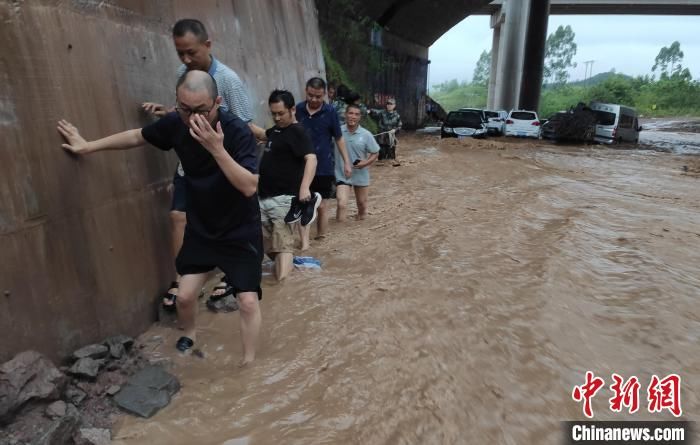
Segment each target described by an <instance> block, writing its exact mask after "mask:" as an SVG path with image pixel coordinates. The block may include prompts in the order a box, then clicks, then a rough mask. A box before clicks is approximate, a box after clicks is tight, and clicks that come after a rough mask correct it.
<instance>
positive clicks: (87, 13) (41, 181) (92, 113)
mask: <svg viewBox="0 0 700 445" xmlns="http://www.w3.org/2000/svg"><path fill="white" fill-rule="evenodd" d="M316 15H317V13H316V9H315V5H314V2H313V0H284V1H274V2H268V1H264V2H263V1H258V0H231V1H226V2H220V1H214V0H205V1H197V2H191V1H185V0H181V1H165V0H151V1H148V2H142V1H136V0H112V1H92V0H73V1H58V0H54V1H49V0H33V1H31V2H17V1H10V0H0V19H1V21H2V23H3V27H2V28H0V41H2V42H3V51H2V53H1V54H0V139H1V140H2V143H1V144H0V183H1V186H0V327H2V335H1V336H0V362H3V361H5V360H7V359H8V358H10V357H11V356H12V355H14V354H15V353H16V352H18V351H21V350H25V349H36V350H39V351H41V352H43V353H46V354H48V355H49V356H51V357H52V358H54V359H58V358H60V357H62V356H64V355H65V354H67V353H69V352H70V351H71V350H72V349H73V348H76V347H78V346H81V345H84V344H87V343H90V342H93V341H97V340H100V339H102V338H104V337H106V336H109V335H112V334H116V333H126V334H131V335H136V334H138V333H140V332H141V331H142V330H144V329H145V328H146V327H147V326H148V325H149V324H150V323H151V322H152V321H153V320H154V318H155V309H154V308H155V302H156V300H157V296H158V295H159V294H160V293H161V292H163V291H164V288H165V286H167V284H168V283H169V281H170V280H171V279H172V277H173V273H174V267H173V265H172V259H171V253H170V242H169V222H168V210H169V205H170V195H169V191H168V185H169V184H170V181H171V178H172V174H173V171H174V169H175V166H176V158H175V157H174V154H170V153H169V154H167V155H166V154H163V153H162V152H160V151H159V150H156V149H154V148H152V147H144V148H139V149H134V150H131V151H128V152H108V153H98V154H94V155H90V156H88V157H84V158H76V157H73V156H69V155H68V154H66V153H65V152H64V151H63V150H62V149H61V148H60V144H61V139H60V138H59V135H58V133H57V132H56V130H55V127H56V121H57V120H58V119H60V118H66V119H69V120H70V121H72V122H73V123H75V124H76V125H77V126H78V127H79V128H80V129H81V131H82V133H83V134H84V136H86V137H87V138H88V139H90V138H97V137H101V136H104V135H107V134H111V133H114V132H118V131H122V130H126V129H130V128H137V127H141V126H143V125H144V124H146V123H147V122H148V119H147V117H146V116H145V115H143V114H141V113H140V111H139V105H140V103H141V102H143V101H146V100H152V101H158V102H161V103H166V104H173V103H174V85H175V81H176V79H175V70H176V68H177V67H178V65H179V60H178V59H177V55H176V53H175V51H174V48H173V45H172V40H171V36H170V29H171V26H172V24H173V23H174V22H175V21H176V20H177V19H180V18H185V17H191V18H197V19H200V20H202V21H203V22H204V23H205V25H206V26H207V27H208V29H209V32H210V37H211V38H212V40H213V42H214V45H213V53H214V55H215V56H216V57H218V58H219V59H220V60H221V61H223V62H224V63H226V64H227V65H229V66H231V67H232V68H233V69H234V70H236V71H237V72H238V74H239V75H240V76H241V77H242V79H243V80H244V81H245V82H246V84H247V86H248V89H249V91H250V95H251V98H252V99H253V101H254V103H255V107H256V113H257V116H258V117H257V119H256V122H257V123H258V124H261V125H264V124H266V123H269V119H268V117H267V112H266V106H265V102H266V99H267V96H268V94H269V92H270V91H271V90H272V89H273V88H276V87H284V88H287V89H289V90H291V91H292V92H293V93H294V94H295V96H296V97H297V98H300V94H301V92H302V91H303V86H304V82H305V80H306V79H307V78H308V77H309V76H311V75H318V74H321V75H324V74H325V71H324V64H323V57H322V52H321V48H320V43H319V37H318V24H317V16H316Z"/></svg>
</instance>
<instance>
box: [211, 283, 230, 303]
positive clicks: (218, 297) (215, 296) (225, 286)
mask: <svg viewBox="0 0 700 445" xmlns="http://www.w3.org/2000/svg"><path fill="white" fill-rule="evenodd" d="M216 291H224V292H222V293H220V294H215V293H214V292H216ZM229 295H233V286H231V285H230V284H228V283H225V282H223V281H222V282H221V283H219V284H217V285H216V286H214V289H212V290H211V295H209V301H219V300H221V299H222V298H224V297H228V296H229Z"/></svg>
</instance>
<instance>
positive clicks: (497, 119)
mask: <svg viewBox="0 0 700 445" xmlns="http://www.w3.org/2000/svg"><path fill="white" fill-rule="evenodd" d="M484 114H485V115H486V120H487V121H486V130H487V131H488V133H489V134H499V135H500V134H503V133H504V132H505V130H506V128H505V127H506V118H507V117H508V112H507V111H504V110H498V111H492V110H484Z"/></svg>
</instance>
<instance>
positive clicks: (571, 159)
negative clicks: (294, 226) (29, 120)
mask: <svg viewBox="0 0 700 445" xmlns="http://www.w3.org/2000/svg"><path fill="white" fill-rule="evenodd" d="M399 150H400V155H401V158H402V160H403V165H402V166H401V167H397V168H393V167H391V166H389V165H387V166H381V167H380V166H375V167H373V170H372V175H373V176H372V178H373V184H372V187H371V190H370V212H371V215H370V217H369V219H367V220H365V221H362V222H356V221H351V222H347V223H345V224H340V225H339V224H333V225H332V226H331V236H330V237H329V238H328V239H326V240H324V241H321V242H316V243H315V244H313V246H312V249H311V251H310V253H309V254H310V255H313V256H315V257H318V258H320V259H321V260H322V261H323V270H322V271H320V272H319V271H316V272H312V271H303V272H302V271H295V273H294V274H293V275H292V276H291V277H290V278H288V280H287V281H286V282H284V283H283V284H282V285H276V284H274V283H273V282H272V281H270V280H269V278H266V280H265V283H264V292H265V295H264V299H263V301H262V311H263V331H262V338H261V342H260V349H259V358H258V360H257V361H256V362H255V363H254V365H253V366H252V367H250V368H247V369H242V370H241V369H238V368H237V367H236V362H237V361H238V359H239V358H240V344H239V338H238V320H237V318H238V315H237V314H235V313H234V314H211V313H208V312H207V311H206V309H205V310H203V311H201V312H200V318H199V327H200V329H199V334H198V339H199V341H198V346H199V348H201V350H202V351H203V353H204V357H203V358H200V357H196V356H192V355H190V356H178V355H177V354H176V353H175V350H174V347H173V344H174V342H175V340H176V339H177V337H178V336H179V332H178V331H177V330H174V329H172V328H171V327H163V326H155V327H154V328H153V329H151V330H150V331H149V332H147V333H146V334H144V336H143V337H142V338H144V339H146V340H147V341H148V339H150V338H152V337H153V336H156V335H158V336H162V337H163V342H162V344H160V345H158V346H156V347H155V353H156V354H162V355H163V356H165V357H169V358H172V359H173V362H174V366H173V367H172V372H173V373H175V374H176V375H177V376H178V377H179V378H180V380H181V382H182V386H183V387H182V389H181V391H180V393H179V394H178V395H177V396H176V397H175V398H174V400H173V402H172V403H171V404H170V405H169V406H168V407H167V408H165V409H164V410H162V411H161V412H159V413H158V414H157V415H156V416H154V417H153V418H152V419H149V420H142V419H136V418H133V417H127V416H125V417H124V418H123V419H122V420H121V421H120V423H119V428H118V429H116V430H115V431H116V433H115V439H116V440H115V443H117V444H123V445H127V444H128V445H136V444H145V445H158V444H197V445H209V444H212V445H222V444H225V445H243V444H275V443H280V444H353V443H357V444H479V443H480V444H487V443H488V444H558V443H560V441H561V438H562V437H563V436H562V431H561V428H560V424H559V422H560V421H562V420H575V419H583V418H584V417H583V414H582V412H581V404H579V403H575V402H574V401H573V400H572V398H571V392H572V389H573V387H574V385H581V384H583V382H584V375H585V372H586V371H587V370H591V371H594V372H595V374H596V375H597V376H600V377H602V378H603V379H605V382H606V388H604V390H601V391H600V392H599V393H598V395H597V396H596V398H595V399H593V408H594V412H595V419H596V420H631V419H636V420H643V419H653V420H662V419H672V416H671V415H670V414H668V411H665V412H664V413H663V414H656V415H651V414H649V413H648V412H647V410H646V387H647V385H648V383H649V380H650V378H651V375H652V374H657V375H659V376H660V377H663V376H666V375H667V374H670V373H678V374H680V375H681V377H682V379H683V380H682V395H681V397H682V398H681V400H682V408H683V418H684V419H686V420H697V415H698V413H700V400H699V399H698V396H697V394H698V390H700V380H698V378H699V377H700V354H698V342H699V340H700V305H698V298H699V297H700V274H699V273H698V270H699V264H700V248H699V247H700V211H699V210H700V201H699V200H698V198H699V197H700V191H699V187H700V178H699V177H698V176H697V175H695V174H686V173H684V172H683V170H682V166H683V165H686V164H687V163H688V159H689V158H688V157H687V156H680V155H674V154H669V153H658V152H654V151H638V150H614V149H610V148H605V147H603V148H601V147H569V148H567V147H556V146H553V145H548V144H547V143H544V142H525V141H517V140H504V139H489V140H486V141H474V140H464V141H457V140H450V141H441V140H440V139H439V138H438V137H436V136H420V135H408V136H405V137H403V138H401V142H400V149H399ZM613 372H616V373H618V374H620V375H622V376H623V377H625V378H628V377H631V376H633V375H636V376H637V377H639V379H640V382H641V385H642V389H641V392H640V402H641V408H640V411H639V412H638V413H637V414H635V415H629V414H627V415H625V414H614V413H612V412H611V411H610V410H609V409H608V407H607V405H608V398H610V397H611V392H610V391H609V389H608V388H609V385H610V383H612V382H611V377H610V375H611V373H613Z"/></svg>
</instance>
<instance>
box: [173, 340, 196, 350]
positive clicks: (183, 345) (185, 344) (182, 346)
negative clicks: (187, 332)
mask: <svg viewBox="0 0 700 445" xmlns="http://www.w3.org/2000/svg"><path fill="white" fill-rule="evenodd" d="M192 346H194V341H193V340H192V339H191V338H189V337H180V338H179V339H178V341H177V343H175V348H177V350H178V351H180V352H185V351H187V350H188V349H190V348H191V347H192Z"/></svg>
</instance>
